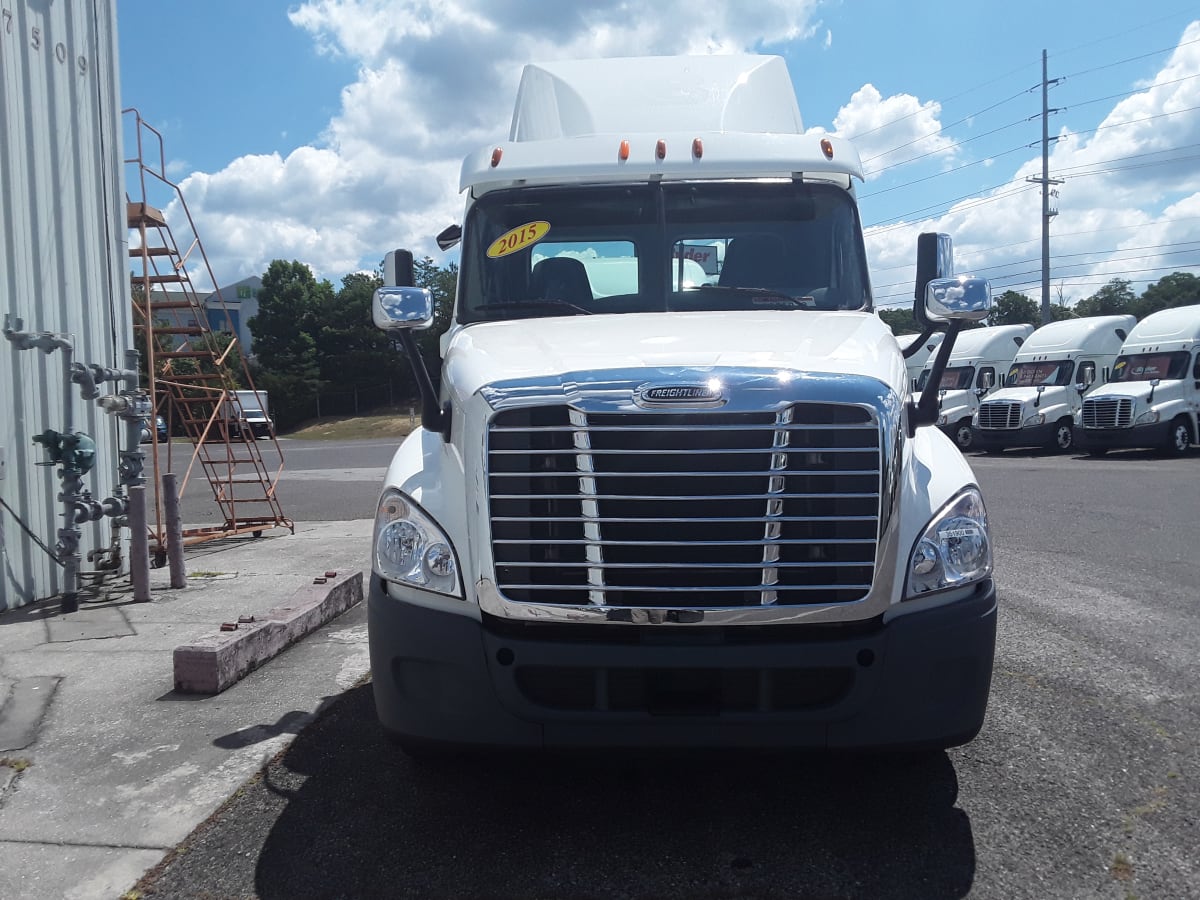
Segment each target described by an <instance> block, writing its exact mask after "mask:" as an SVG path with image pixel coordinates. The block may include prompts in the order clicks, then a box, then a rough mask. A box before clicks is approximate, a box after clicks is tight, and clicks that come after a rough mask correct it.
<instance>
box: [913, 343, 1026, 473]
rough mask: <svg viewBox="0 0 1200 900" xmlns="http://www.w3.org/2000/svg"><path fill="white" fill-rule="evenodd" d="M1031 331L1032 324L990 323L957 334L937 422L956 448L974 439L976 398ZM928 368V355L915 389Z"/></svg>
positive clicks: (944, 376) (921, 384) (1005, 366)
mask: <svg viewBox="0 0 1200 900" xmlns="http://www.w3.org/2000/svg"><path fill="white" fill-rule="evenodd" d="M1031 334H1033V326H1032V325H993V326H992V327H990V328H973V329H971V330H970V331H964V332H963V333H962V334H960V335H959V336H958V340H957V341H956V342H955V344H954V352H953V353H951V354H950V359H949V361H948V362H947V364H946V370H945V371H944V372H943V373H942V380H941V383H940V386H939V391H940V396H941V402H940V405H939V410H940V411H939V413H938V421H937V424H938V428H940V429H942V431H944V432H945V433H946V434H947V435H949V436H950V438H951V439H952V440H953V441H954V443H956V444H957V445H958V448H959V449H960V450H967V449H970V447H971V445H972V443H973V442H974V435H973V434H972V432H971V419H972V417H974V415H975V411H976V410H977V409H979V401H980V398H981V397H983V396H985V395H986V394H987V393H988V392H989V391H990V390H991V389H992V386H993V385H995V384H996V383H997V382H998V381H999V380H1000V378H999V377H997V373H1000V375H1001V376H1002V375H1003V374H1004V373H1005V372H1007V371H1008V367H1009V364H1011V363H1012V361H1013V357H1014V356H1016V355H1017V351H1018V350H1020V349H1021V345H1022V344H1023V343H1025V339H1026V338H1027V337H1029V336H1030V335H1031ZM932 370H933V360H932V359H931V360H929V361H928V362H926V363H925V368H924V369H923V370H922V371H921V377H920V378H919V379H917V390H918V391H922V390H924V389H925V383H926V382H927V381H928V380H929V375H930V372H932Z"/></svg>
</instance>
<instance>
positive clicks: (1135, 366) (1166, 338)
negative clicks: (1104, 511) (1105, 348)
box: [1075, 305, 1200, 456]
mask: <svg viewBox="0 0 1200 900" xmlns="http://www.w3.org/2000/svg"><path fill="white" fill-rule="evenodd" d="M1198 410H1200V305H1194V306H1179V307H1175V308H1174V309H1164V310H1160V311H1158V312H1156V313H1151V314H1150V315H1148V316H1146V318H1144V319H1142V320H1141V321H1140V322H1138V323H1137V324H1136V325H1135V326H1134V327H1133V330H1132V331H1130V332H1129V337H1128V338H1126V339H1125V343H1124V344H1123V345H1122V346H1121V352H1120V355H1119V356H1118V357H1117V359H1116V362H1115V363H1113V369H1112V376H1111V379H1110V381H1109V382H1108V384H1106V385H1104V386H1103V387H1100V388H1097V389H1096V390H1094V391H1092V393H1091V394H1089V395H1088V397H1087V398H1086V399H1085V400H1084V401H1083V406H1082V408H1081V409H1080V411H1079V413H1078V415H1077V418H1076V429H1075V436H1076V439H1077V440H1078V442H1079V445H1080V447H1081V448H1082V449H1084V450H1086V451H1088V453H1090V454H1092V455H1096V456H1099V455H1102V454H1104V453H1107V452H1108V451H1109V450H1112V449H1114V448H1118V447H1144V448H1148V449H1157V450H1160V451H1162V452H1164V453H1166V454H1168V455H1171V456H1182V455H1183V454H1185V453H1187V452H1188V448H1189V447H1191V445H1192V444H1194V443H1196V442H1197V434H1200V428H1198V425H1200V423H1198V422H1197V411H1198Z"/></svg>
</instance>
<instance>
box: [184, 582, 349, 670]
mask: <svg viewBox="0 0 1200 900" xmlns="http://www.w3.org/2000/svg"><path fill="white" fill-rule="evenodd" d="M332 576H333V577H328V576H320V577H318V578H316V579H314V581H315V582H316V583H314V584H311V585H306V586H304V587H302V588H300V589H299V590H298V591H296V593H295V594H294V595H293V597H292V599H291V600H290V601H289V602H287V603H285V604H283V605H281V606H277V607H275V608H274V609H271V610H269V611H267V612H266V613H265V614H264V615H263V616H262V617H261V618H260V617H257V616H256V617H255V620H254V621H253V622H231V623H228V624H229V625H230V626H234V627H233V629H232V630H227V631H221V632H219V633H217V634H214V635H211V636H209V637H206V638H201V639H200V640H198V641H195V642H193V643H190V644H184V645H182V646H179V647H176V648H175V653H174V683H175V690H177V691H180V692H181V693H186V694H219V693H221V692H222V691H224V690H225V689H226V688H228V687H229V686H230V685H232V684H235V683H236V682H237V681H238V680H239V679H241V678H243V677H244V676H245V675H247V674H248V673H250V672H253V671H254V670H255V669H257V668H258V667H259V666H261V665H262V664H263V663H265V662H267V661H268V660H270V659H272V658H273V657H275V656H277V655H278V654H279V653H281V652H283V651H284V650H285V649H287V648H288V647H290V646H291V645H292V644H294V643H295V642H296V641H298V640H300V639H301V638H302V637H304V636H305V635H307V634H308V633H309V632H311V631H313V630H315V629H317V628H319V627H321V626H322V625H324V624H325V623H326V622H328V621H329V620H330V619H332V618H334V617H335V616H337V615H340V614H341V613H343V612H345V611H346V610H347V609H349V608H350V607H351V606H354V605H355V604H357V603H360V602H361V601H362V598H363V575H362V572H353V573H345V574H342V575H340V576H339V575H338V574H337V573H332Z"/></svg>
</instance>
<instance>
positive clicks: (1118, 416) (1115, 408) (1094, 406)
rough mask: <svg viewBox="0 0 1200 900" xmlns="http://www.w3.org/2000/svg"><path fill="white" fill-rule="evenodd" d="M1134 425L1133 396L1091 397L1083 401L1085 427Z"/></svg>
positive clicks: (1124, 426)
mask: <svg viewBox="0 0 1200 900" xmlns="http://www.w3.org/2000/svg"><path fill="white" fill-rule="evenodd" d="M1132 425H1133V398H1132V397H1112V398H1110V397H1095V398H1093V397H1089V398H1088V399H1087V400H1084V401H1083V427H1084V428H1129V427H1131V426H1132Z"/></svg>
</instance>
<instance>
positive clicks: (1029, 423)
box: [1021, 413, 1046, 428]
mask: <svg viewBox="0 0 1200 900" xmlns="http://www.w3.org/2000/svg"><path fill="white" fill-rule="evenodd" d="M1045 424H1046V414H1045V413H1038V414H1037V415H1036V416H1030V417H1029V418H1028V419H1026V420H1025V421H1024V422H1022V423H1021V427H1022V428H1032V427H1033V426H1035V425H1045Z"/></svg>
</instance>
